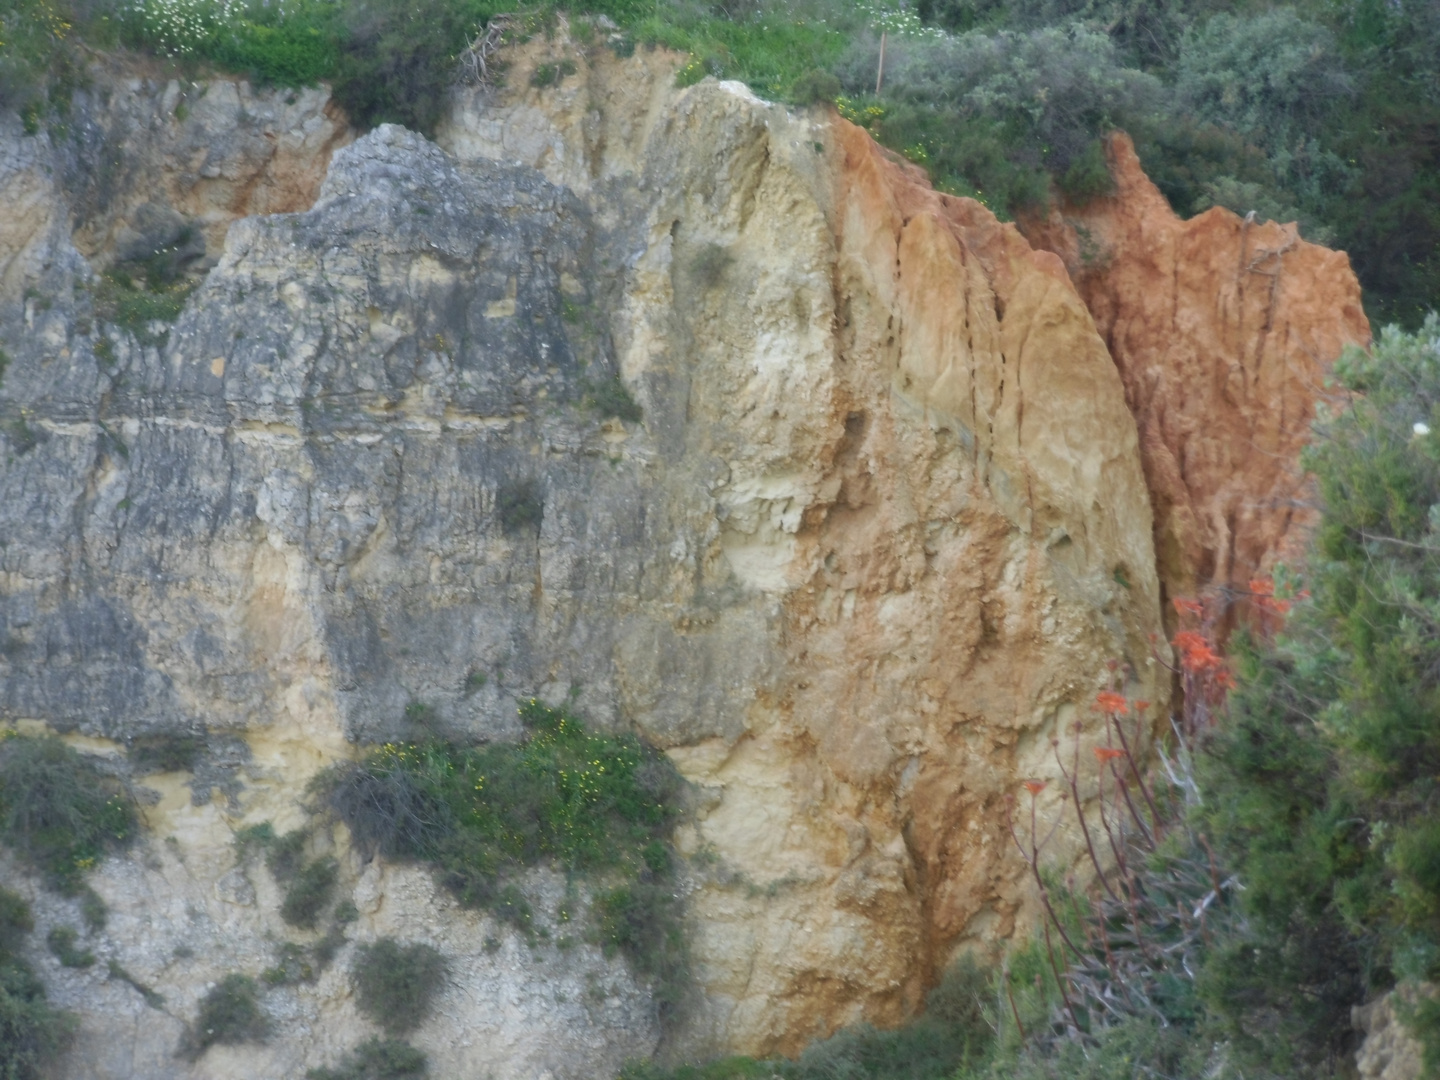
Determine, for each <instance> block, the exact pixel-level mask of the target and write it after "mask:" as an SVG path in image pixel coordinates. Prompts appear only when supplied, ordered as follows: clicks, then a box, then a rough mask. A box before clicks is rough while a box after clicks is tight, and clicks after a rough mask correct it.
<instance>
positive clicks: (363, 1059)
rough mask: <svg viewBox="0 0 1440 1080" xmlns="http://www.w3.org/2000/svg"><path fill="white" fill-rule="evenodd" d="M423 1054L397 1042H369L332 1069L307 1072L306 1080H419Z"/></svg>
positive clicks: (425, 1068)
mask: <svg viewBox="0 0 1440 1080" xmlns="http://www.w3.org/2000/svg"><path fill="white" fill-rule="evenodd" d="M428 1072H429V1069H428V1066H427V1065H426V1062H425V1055H424V1054H423V1053H422V1052H421V1051H419V1050H417V1049H415V1047H413V1046H411V1045H410V1044H409V1043H407V1042H402V1041H401V1040H399V1039H370V1040H369V1041H367V1042H363V1043H361V1044H360V1045H359V1046H357V1047H356V1048H355V1049H354V1050H352V1051H351V1052H350V1053H349V1054H348V1055H347V1056H346V1058H345V1060H344V1061H342V1062H341V1063H340V1064H339V1065H337V1066H336V1067H335V1068H333V1069H310V1070H308V1071H307V1072H306V1073H305V1080H412V1078H415V1080H418V1078H420V1077H424V1076H426V1075H428Z"/></svg>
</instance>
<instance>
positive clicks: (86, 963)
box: [45, 926, 95, 968]
mask: <svg viewBox="0 0 1440 1080" xmlns="http://www.w3.org/2000/svg"><path fill="white" fill-rule="evenodd" d="M79 938H80V935H79V933H77V932H76V930H75V928H74V927H73V926H57V927H55V928H54V929H53V930H51V931H50V933H49V934H48V935H47V936H46V938H45V944H47V945H48V946H49V947H50V951H51V952H52V953H54V954H55V959H57V960H59V961H60V963H61V964H63V965H64V966H65V967H68V968H87V967H90V966H91V965H92V964H94V963H95V954H94V953H93V952H91V951H90V950H89V949H80V948H76V946H75V943H76V941H78V940H79Z"/></svg>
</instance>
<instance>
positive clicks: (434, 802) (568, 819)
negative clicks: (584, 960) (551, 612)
mask: <svg viewBox="0 0 1440 1080" xmlns="http://www.w3.org/2000/svg"><path fill="white" fill-rule="evenodd" d="M520 717H521V720H522V721H523V722H524V724H525V728H526V732H527V735H526V738H525V739H524V740H523V741H521V742H519V743H495V744H490V745H487V746H479V747H465V746H457V745H455V744H452V743H446V742H440V741H431V742H423V743H405V744H401V743H387V744H385V745H384V746H381V747H379V748H377V749H375V750H373V751H371V752H370V753H369V754H368V755H367V756H366V757H365V758H364V760H362V761H361V762H359V763H357V764H353V765H341V766H337V767H335V768H333V769H331V770H330V771H328V772H327V773H324V774H322V775H321V776H320V777H319V778H318V779H317V781H316V791H317V794H318V795H319V797H320V800H321V802H322V804H323V805H325V806H327V807H328V808H329V809H330V810H331V811H332V812H333V813H334V814H335V815H336V816H337V817H338V818H339V819H340V820H341V821H343V822H345V824H346V825H347V826H348V827H349V829H350V833H351V836H352V838H353V840H354V843H355V844H356V845H357V847H359V848H360V849H361V850H362V851H369V852H375V853H379V854H383V855H386V856H389V857H392V858H406V859H413V860H416V861H418V862H422V863H425V864H428V865H430V866H433V867H435V869H436V870H437V872H438V874H439V878H440V880H441V881H442V882H443V883H444V884H445V886H446V887H447V888H449V889H450V890H451V891H452V892H453V893H454V894H455V895H456V897H457V898H458V899H459V900H460V902H461V903H463V904H465V905H466V906H469V907H477V908H483V909H486V910H488V911H490V912H491V913H493V914H494V915H495V916H497V917H498V918H501V919H504V920H505V921H507V922H509V923H511V924H512V925H514V926H516V927H517V928H519V929H520V930H522V931H523V932H525V933H526V934H527V935H532V934H534V933H536V931H535V929H534V920H533V916H532V912H531V908H530V904H529V902H528V901H527V900H526V898H525V896H524V894H523V892H522V891H521V889H520V887H519V885H518V883H517V881H518V878H519V876H520V873H521V871H523V870H524V869H525V868H526V867H530V866H535V865H536V864H538V863H541V862H550V863H552V864H554V865H556V866H558V867H560V868H563V869H564V870H566V871H569V872H572V873H574V874H577V875H582V876H584V877H585V878H586V879H587V880H588V881H589V882H590V883H591V885H592V887H593V890H594V893H593V901H594V902H593V908H594V910H593V916H594V918H593V920H592V922H593V925H592V926H591V927H590V931H589V932H590V934H591V936H592V938H593V940H595V941H596V942H597V943H598V944H600V945H601V946H602V947H604V948H606V949H607V950H609V949H613V950H618V951H619V952H621V953H623V954H624V955H625V956H626V957H627V958H628V959H629V961H630V963H631V965H632V967H633V968H634V970H635V972H636V974H637V975H638V976H640V977H641V978H643V979H646V980H648V981H649V982H650V983H651V984H652V986H653V988H654V991H655V994H656V998H657V1001H658V1002H659V1004H660V1006H661V1008H662V1011H663V1010H673V1008H674V1007H675V1006H676V1005H677V1004H678V1003H679V1000H680V998H681V996H682V995H683V993H684V989H685V986H686V983H687V979H688V970H689V969H688V953H687V950H686V945H685V940H684V935H683V933H682V929H681V912H680V901H679V900H678V899H677V898H676V895H675V890H674V887H673V876H674V858H675V856H674V854H673V852H672V851H671V848H670V843H669V836H670V832H671V829H672V827H673V825H674V822H675V817H676V814H677V813H678V798H679V790H680V781H679V777H678V775H677V774H676V772H675V770H674V767H673V766H671V765H670V763H669V761H668V760H667V759H665V758H664V757H663V756H662V755H660V754H658V753H657V752H655V751H654V750H653V749H651V748H650V747H648V746H646V745H645V744H644V743H642V742H641V741H640V740H639V739H637V738H635V737H634V736H630V735H609V734H603V733H599V732H592V731H589V730H587V729H586V727H585V726H584V725H583V724H582V723H581V722H580V721H579V720H577V719H576V718H575V717H574V716H572V715H570V714H569V713H567V712H565V711H564V710H562V709H552V708H549V707H547V706H545V705H543V704H541V703H540V702H538V701H534V700H531V701H529V702H527V703H526V704H525V705H524V706H522V707H521V709H520ZM562 918H563V916H562Z"/></svg>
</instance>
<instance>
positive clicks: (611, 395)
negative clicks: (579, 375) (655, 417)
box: [581, 375, 643, 424]
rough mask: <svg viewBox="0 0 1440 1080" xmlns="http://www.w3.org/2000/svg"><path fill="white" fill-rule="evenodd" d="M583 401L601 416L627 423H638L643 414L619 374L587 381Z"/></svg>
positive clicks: (588, 407)
mask: <svg viewBox="0 0 1440 1080" xmlns="http://www.w3.org/2000/svg"><path fill="white" fill-rule="evenodd" d="M581 402H582V404H584V406H585V407H586V408H587V409H592V410H594V411H595V412H596V413H597V414H599V415H600V416H604V417H611V416H613V417H615V418H616V419H619V420H624V421H625V422H626V423H627V424H638V423H639V422H640V419H641V417H642V416H643V412H642V411H641V409H640V406H639V405H638V404H636V401H635V399H634V398H633V397H631V396H630V391H629V389H627V388H626V386H625V384H624V383H623V382H621V381H620V377H619V376H618V375H617V376H615V377H614V378H611V379H603V380H598V381H593V382H587V383H586V384H585V390H584V396H583V397H582V398H581Z"/></svg>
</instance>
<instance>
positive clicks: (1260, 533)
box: [1026, 135, 1370, 597]
mask: <svg viewBox="0 0 1440 1080" xmlns="http://www.w3.org/2000/svg"><path fill="white" fill-rule="evenodd" d="M1109 162H1110V171H1111V175H1112V176H1113V177H1114V180H1115V187H1116V190H1115V193H1114V195H1113V196H1112V197H1109V198H1104V199H1097V200H1095V201H1094V202H1092V203H1090V204H1088V205H1087V206H1084V207H1080V208H1075V207H1061V208H1060V209H1058V210H1056V211H1055V212H1054V213H1052V215H1051V216H1050V218H1049V220H1047V221H1044V222H1027V223H1026V235H1027V236H1028V237H1029V238H1030V239H1031V241H1032V242H1033V243H1035V245H1036V246H1037V247H1041V248H1045V249H1047V250H1050V251H1054V252H1056V253H1057V254H1059V255H1060V256H1061V257H1062V258H1063V259H1064V260H1065V264H1066V267H1067V269H1068V270H1069V272H1070V276H1071V279H1072V280H1073V281H1074V282H1075V285H1076V288H1077V289H1078V290H1079V292H1080V295H1081V296H1082V297H1083V298H1084V300H1085V303H1086V305H1087V306H1088V307H1089V309H1090V312H1091V314H1092V315H1093V316H1094V318H1095V325H1096V327H1097V328H1098V329H1099V331H1100V334H1101V336H1102V337H1104V339H1105V343H1106V345H1107V346H1108V347H1109V350H1110V355H1111V356H1112V357H1114V360H1115V366H1116V367H1117V368H1118V369H1119V371H1120V375H1121V378H1122V379H1124V381H1125V394H1126V398H1127V400H1128V402H1129V404H1130V408H1131V411H1132V412H1133V413H1134V415H1135V421H1136V423H1137V425H1138V426H1139V429H1140V452H1141V457H1142V460H1143V461H1144V464H1145V478H1146V481H1147V483H1148V485H1149V488H1150V493H1151V498H1152V499H1153V500H1154V503H1155V547H1156V550H1157V553H1158V554H1159V558H1160V578H1161V583H1162V586H1163V587H1164V589H1165V592H1166V595H1167V597H1175V596H1184V595H1193V594H1194V592H1195V590H1196V587H1197V586H1198V585H1202V584H1209V583H1212V582H1213V583H1216V584H1221V585H1228V586H1231V587H1233V588H1234V589H1235V590H1236V592H1237V593H1238V594H1240V595H1241V596H1242V597H1243V595H1244V594H1245V593H1246V592H1248V591H1249V582H1250V579H1252V578H1254V577H1256V576H1257V575H1262V574H1265V573H1267V572H1268V571H1269V569H1270V567H1271V566H1272V565H1273V564H1274V563H1275V561H1276V560H1277V559H1283V558H1284V557H1285V556H1286V555H1287V554H1289V555H1291V556H1292V557H1293V556H1294V555H1298V554H1299V547H1300V546H1301V544H1302V543H1303V540H1304V537H1305V535H1306V532H1307V530H1308V528H1309V526H1310V525H1311V524H1313V520H1314V514H1313V512H1312V509H1311V506H1312V500H1311V499H1310V494H1309V491H1308V488H1307V485H1306V483H1305V480H1304V477H1303V475H1302V473H1301V470H1300V468H1299V456H1300V449H1301V447H1302V446H1303V445H1304V444H1305V442H1306V441H1307V440H1308V438H1309V435H1310V425H1311V423H1312V422H1313V421H1314V419H1315V409H1316V405H1317V403H1318V402H1320V401H1321V400H1322V399H1323V398H1324V396H1325V388H1324V382H1325V377H1326V374H1327V372H1328V371H1329V369H1330V366H1331V365H1332V364H1333V363H1334V362H1335V359H1336V358H1337V357H1338V356H1339V355H1340V353H1341V351H1342V350H1343V349H1344V347H1345V346H1346V345H1365V344H1368V343H1369V340H1370V324H1369V322H1368V321H1367V320H1366V318H1365V312H1364V309H1363V308H1362V307H1361V304H1360V285H1359V282H1358V281H1356V279H1355V275H1354V273H1353V272H1352V271H1351V269H1350V262H1349V260H1348V259H1347V258H1346V256H1345V254H1344V252H1338V251H1330V250H1328V249H1326V248H1323V247H1320V246H1318V245H1316V244H1310V243H1307V242H1305V241H1304V240H1302V239H1300V235H1299V232H1298V231H1297V229H1296V227H1295V226H1294V225H1293V224H1289V225H1282V224H1279V223H1276V222H1261V223H1256V222H1254V221H1253V220H1249V219H1242V218H1240V217H1239V216H1238V215H1236V214H1234V213H1231V212H1230V211H1229V210H1226V209H1224V208H1223V207H1215V208H1214V209H1211V210H1208V211H1206V212H1205V213H1203V214H1200V215H1199V216H1198V217H1195V218H1192V219H1190V220H1189V221H1182V220H1181V219H1180V218H1178V217H1176V215H1175V213H1174V212H1173V211H1172V210H1171V209H1170V207H1169V205H1168V204H1167V203H1166V201H1165V198H1164V196H1163V195H1161V194H1160V192H1159V191H1158V190H1157V189H1156V188H1155V185H1154V184H1152V183H1151V182H1150V179H1149V178H1148V177H1147V176H1146V175H1145V173H1144V171H1143V170H1142V169H1141V167H1140V161H1139V158H1138V157H1137V156H1136V154H1135V147H1134V145H1133V144H1132V143H1131V141H1130V139H1129V138H1128V137H1127V136H1125V135H1116V136H1114V137H1112V139H1111V141H1110V145H1109Z"/></svg>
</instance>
